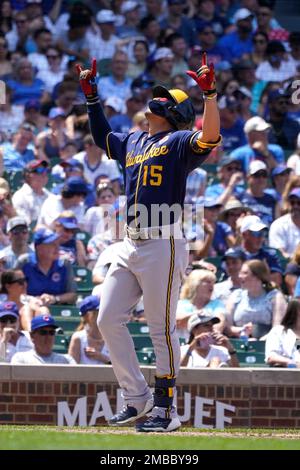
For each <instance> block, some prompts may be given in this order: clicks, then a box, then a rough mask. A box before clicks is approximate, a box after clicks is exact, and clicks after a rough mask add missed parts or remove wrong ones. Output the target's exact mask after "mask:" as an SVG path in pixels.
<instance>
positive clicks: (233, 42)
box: [219, 8, 253, 63]
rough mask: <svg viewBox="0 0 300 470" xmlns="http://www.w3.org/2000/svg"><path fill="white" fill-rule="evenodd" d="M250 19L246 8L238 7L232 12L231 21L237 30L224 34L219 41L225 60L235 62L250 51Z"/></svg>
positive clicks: (249, 12) (249, 13) (251, 16)
mask: <svg viewBox="0 0 300 470" xmlns="http://www.w3.org/2000/svg"><path fill="white" fill-rule="evenodd" d="M252 20H253V15H252V13H251V11H250V10H248V9H247V8H240V9H239V10H238V11H237V12H236V13H235V14H234V16H233V22H234V23H235V25H236V28H237V30H236V31H233V32H232V33H229V34H226V35H225V36H223V37H222V39H221V40H220V41H219V46H220V47H221V49H222V51H223V55H224V59H225V60H228V61H229V62H231V63H235V62H238V60H239V59H240V58H241V57H242V56H243V55H244V54H247V53H251V52H252V49H253V42H252Z"/></svg>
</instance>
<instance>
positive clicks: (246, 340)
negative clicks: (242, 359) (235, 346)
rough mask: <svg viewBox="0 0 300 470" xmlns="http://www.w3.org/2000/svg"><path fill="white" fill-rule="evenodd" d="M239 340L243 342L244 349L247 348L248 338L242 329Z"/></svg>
mask: <svg viewBox="0 0 300 470" xmlns="http://www.w3.org/2000/svg"><path fill="white" fill-rule="evenodd" d="M240 340H242V341H243V343H244V346H245V349H247V347H248V341H249V336H248V334H247V331H246V330H245V329H244V328H243V329H242V330H241V332H240Z"/></svg>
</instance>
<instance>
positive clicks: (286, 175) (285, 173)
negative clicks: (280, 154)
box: [265, 165, 292, 205]
mask: <svg viewBox="0 0 300 470" xmlns="http://www.w3.org/2000/svg"><path fill="white" fill-rule="evenodd" d="M291 172H292V169H291V168H289V167H287V166H286V165H277V166H276V167H275V168H273V170H272V171H271V181H272V186H273V187H272V188H267V189H266V190H265V193H266V194H270V195H271V196H272V197H273V198H274V199H275V200H276V201H277V202H279V203H280V205H281V202H282V195H283V192H284V190H285V187H286V185H287V183H288V181H289V179H290V175H291Z"/></svg>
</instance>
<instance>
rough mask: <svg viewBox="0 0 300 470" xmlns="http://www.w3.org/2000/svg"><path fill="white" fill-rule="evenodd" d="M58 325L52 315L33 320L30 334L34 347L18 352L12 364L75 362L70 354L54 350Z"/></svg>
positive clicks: (39, 316)
mask: <svg viewBox="0 0 300 470" xmlns="http://www.w3.org/2000/svg"><path fill="white" fill-rule="evenodd" d="M57 328H58V326H57V325H56V324H55V320H54V318H53V317H51V315H38V316H36V317H34V318H33V319H32V320H31V329H30V336H31V340H32V343H33V349H31V350H30V351H27V352H25V353H24V352H19V353H16V354H15V355H14V356H13V358H12V361H11V363H12V364H28V365H31V364H32V365H39V364H75V361H74V359H73V358H72V357H70V356H69V355H68V354H59V353H55V352H53V347H54V341H55V330H56V329H57Z"/></svg>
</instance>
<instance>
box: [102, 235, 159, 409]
mask: <svg viewBox="0 0 300 470" xmlns="http://www.w3.org/2000/svg"><path fill="white" fill-rule="evenodd" d="M124 243H126V242H124ZM119 261H120V260H119ZM121 264H122V265H121V266H120V263H115V264H113V265H112V266H111V267H110V269H109V271H108V273H107V275H106V278H105V281H104V283H103V288H102V294H101V302H100V309H99V316H98V320H97V323H98V327H99V330H100V331H101V334H102V335H103V338H104V340H105V343H106V345H107V347H108V349H109V352H110V358H111V362H112V365H113V369H114V373H115V375H116V377H117V380H118V382H119V384H120V387H121V388H122V389H123V397H124V400H125V402H126V403H129V404H134V403H142V402H145V401H146V400H147V399H148V398H150V397H151V393H150V390H149V386H148V384H147V382H146V380H145V378H144V376H143V374H142V373H141V371H140V368H139V363H138V360H137V356H136V353H135V349H134V344H133V340H132V338H131V336H130V333H129V331H128V328H127V326H126V322H128V316H129V313H130V312H131V310H132V308H133V306H134V305H135V304H136V302H137V301H138V300H139V298H140V297H141V294H142V291H141V287H140V285H139V283H138V281H137V279H136V277H135V276H134V275H133V274H132V273H131V272H130V271H129V269H128V268H127V267H126V260H125V259H124V257H123V259H122V260H121Z"/></svg>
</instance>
